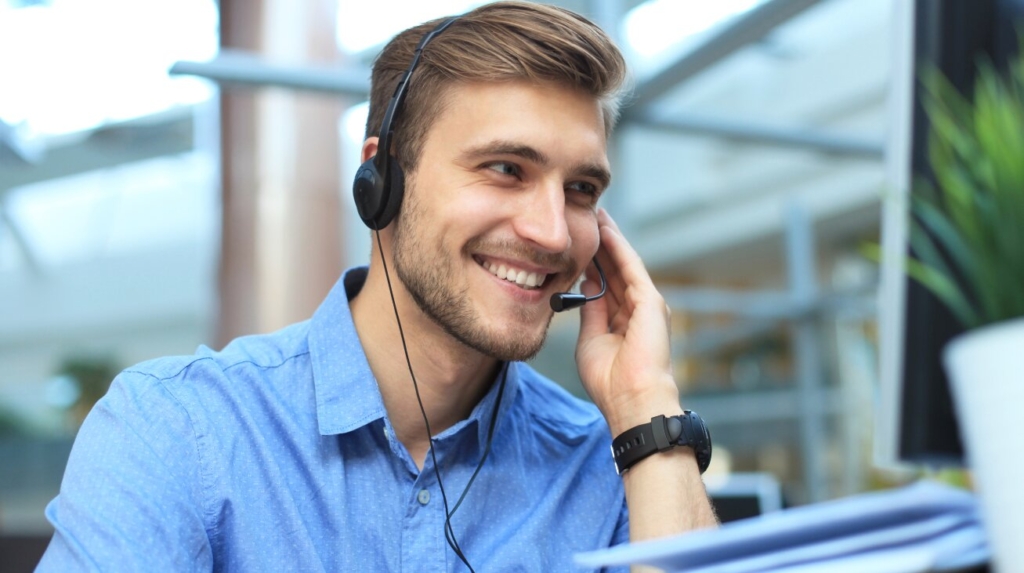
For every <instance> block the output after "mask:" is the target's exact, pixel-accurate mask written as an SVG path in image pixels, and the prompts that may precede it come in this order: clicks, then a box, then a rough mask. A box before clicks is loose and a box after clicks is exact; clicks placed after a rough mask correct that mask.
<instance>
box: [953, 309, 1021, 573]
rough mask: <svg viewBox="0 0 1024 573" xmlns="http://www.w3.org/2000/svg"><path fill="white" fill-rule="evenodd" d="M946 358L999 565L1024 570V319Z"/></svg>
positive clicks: (963, 340)
mask: <svg viewBox="0 0 1024 573" xmlns="http://www.w3.org/2000/svg"><path fill="white" fill-rule="evenodd" d="M944 360H945V364H946V372H947V374H949V378H950V381H951V386H952V390H953V398H954V403H955V404H956V411H957V415H958V417H959V419H960V431H961V436H962V438H963V441H964V449H965V450H966V453H967V462H968V464H969V466H970V468H971V469H972V470H973V473H974V482H975V486H976V488H977V491H978V497H979V500H980V501H981V510H982V521H983V522H984V524H985V529H986V531H987V533H988V538H989V543H990V545H991V549H992V551H993V561H994V563H995V565H996V570H997V571H1001V572H1005V573H1013V572H1018V571H1024V319H1022V318H1018V319H1015V320H1009V321H1006V322H1001V323H998V324H995V325H992V326H987V327H984V328H979V329H976V330H973V331H971V332H968V333H966V334H964V335H962V336H960V337H958V338H956V339H954V340H953V341H952V342H950V343H949V344H948V345H947V346H946V349H945V353H944Z"/></svg>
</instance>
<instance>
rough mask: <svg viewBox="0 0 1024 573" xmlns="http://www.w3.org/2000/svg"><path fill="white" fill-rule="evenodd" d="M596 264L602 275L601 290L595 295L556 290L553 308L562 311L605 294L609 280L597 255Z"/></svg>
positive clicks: (553, 297)
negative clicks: (606, 278)
mask: <svg viewBox="0 0 1024 573" xmlns="http://www.w3.org/2000/svg"><path fill="white" fill-rule="evenodd" d="M594 266H595V267H597V274H598V275H599V276H600V277H601V292H599V293H597V294H595V295H594V296H586V295H584V294H583V293H575V292H556V293H555V294H553V295H551V310H553V311H555V312H562V311H563V310H569V309H571V308H578V307H581V306H583V305H585V304H587V303H588V302H590V301H592V300H597V299H599V298H601V297H602V296H604V293H605V291H607V290H608V281H607V280H605V278H604V269H602V268H601V263H599V262H597V257H594Z"/></svg>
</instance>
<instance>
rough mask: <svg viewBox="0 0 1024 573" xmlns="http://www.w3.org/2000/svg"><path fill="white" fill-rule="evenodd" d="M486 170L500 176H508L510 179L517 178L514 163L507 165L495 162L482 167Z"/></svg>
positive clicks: (504, 162) (517, 169) (516, 166)
mask: <svg viewBox="0 0 1024 573" xmlns="http://www.w3.org/2000/svg"><path fill="white" fill-rule="evenodd" d="M484 167H485V168H486V169H490V170H491V171H495V172H497V173H500V174H501V175H510V176H512V177H518V176H519V166H518V165H516V164H515V163H509V162H507V161H495V162H494V163H488V164H486V165H484Z"/></svg>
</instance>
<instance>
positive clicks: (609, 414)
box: [598, 377, 683, 438]
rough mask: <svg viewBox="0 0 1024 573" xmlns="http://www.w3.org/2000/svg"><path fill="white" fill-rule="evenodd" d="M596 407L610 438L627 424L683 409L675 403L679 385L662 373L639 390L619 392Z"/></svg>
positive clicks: (681, 411)
mask: <svg viewBox="0 0 1024 573" xmlns="http://www.w3.org/2000/svg"><path fill="white" fill-rule="evenodd" d="M598 406H599V407H600V406H601V405H600V404H598ZM600 409H601V413H602V414H603V415H604V418H605V421H606V422H607V423H608V429H609V430H610V432H611V434H612V437H613V438H614V437H615V436H618V435H619V434H621V433H623V432H625V431H626V430H629V429H630V428H634V427H636V426H638V425H640V424H645V423H647V422H650V421H651V418H653V417H654V416H658V415H663V416H678V415H680V414H682V413H683V408H682V406H681V405H680V404H679V389H678V388H677V387H676V383H675V380H674V379H672V378H671V377H665V379H663V380H661V381H659V383H657V384H652V385H651V386H649V387H648V388H645V389H644V390H642V391H639V392H636V393H633V394H630V395H623V396H620V397H619V398H618V399H616V400H614V401H610V402H608V403H607V404H606V405H605V406H604V407H601V408H600Z"/></svg>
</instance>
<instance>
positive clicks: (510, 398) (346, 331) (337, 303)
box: [309, 267, 522, 447]
mask: <svg viewBox="0 0 1024 573" xmlns="http://www.w3.org/2000/svg"><path fill="white" fill-rule="evenodd" d="M366 273H367V269H366V267H356V268H352V269H349V270H347V271H345V273H344V274H343V275H342V277H341V279H340V280H339V281H338V282H337V283H336V284H335V285H334V287H333V288H332V289H331V292H330V293H329V294H328V295H327V298H326V299H324V302H323V303H321V304H320V307H319V308H318V309H317V311H316V313H314V315H313V319H312V324H311V325H310V332H309V351H310V358H311V362H312V367H313V384H314V387H315V389H316V406H317V421H318V424H319V427H320V434H321V435H325V436H326V435H331V434H343V433H346V432H350V431H352V430H355V429H357V428H360V427H362V426H365V425H366V424H368V423H370V422H373V421H374V420H378V419H381V418H386V417H387V411H386V410H385V409H384V401H383V399H382V398H381V395H380V389H379V388H378V387H377V380H376V378H374V376H373V371H371V370H370V364H369V362H367V360H366V353H365V352H364V351H363V347H362V344H361V343H360V340H359V334H358V333H357V332H356V327H355V323H354V322H352V311H351V309H350V308H349V300H351V299H352V298H353V297H355V296H356V295H357V294H359V291H360V290H361V289H362V288H363V284H364V283H365V282H366ZM521 366H522V365H521V364H520V363H518V362H512V363H509V364H508V367H507V374H506V375H507V380H506V382H505V389H504V392H503V393H502V395H501V404H500V405H499V406H498V423H497V424H496V427H495V432H497V428H498V426H500V422H501V420H503V419H504V418H505V416H506V413H507V412H508V410H509V408H510V407H511V406H512V404H513V403H514V402H515V401H516V397H517V395H518V393H519V379H520V376H521V374H522V368H521ZM502 370H504V369H502ZM502 370H499V371H498V375H497V377H496V378H495V380H494V383H492V384H491V388H490V389H489V390H488V391H487V394H485V395H484V397H483V399H481V400H480V402H479V403H477V405H476V406H475V407H474V408H473V411H472V412H471V413H470V415H469V417H468V418H467V419H465V420H463V421H461V422H459V423H457V424H455V425H454V426H452V427H451V428H448V429H447V430H445V431H444V432H442V433H441V434H440V435H439V436H437V437H438V438H444V437H446V436H448V435H453V434H456V433H459V432H460V431H461V430H462V429H464V428H466V427H469V426H471V425H474V424H475V425H476V426H477V428H476V433H477V443H478V445H480V447H483V444H485V443H486V442H487V435H488V432H489V430H490V424H491V418H492V414H493V413H494V406H495V402H496V401H497V400H498V397H499V394H498V391H499V390H500V388H501V377H502Z"/></svg>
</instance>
